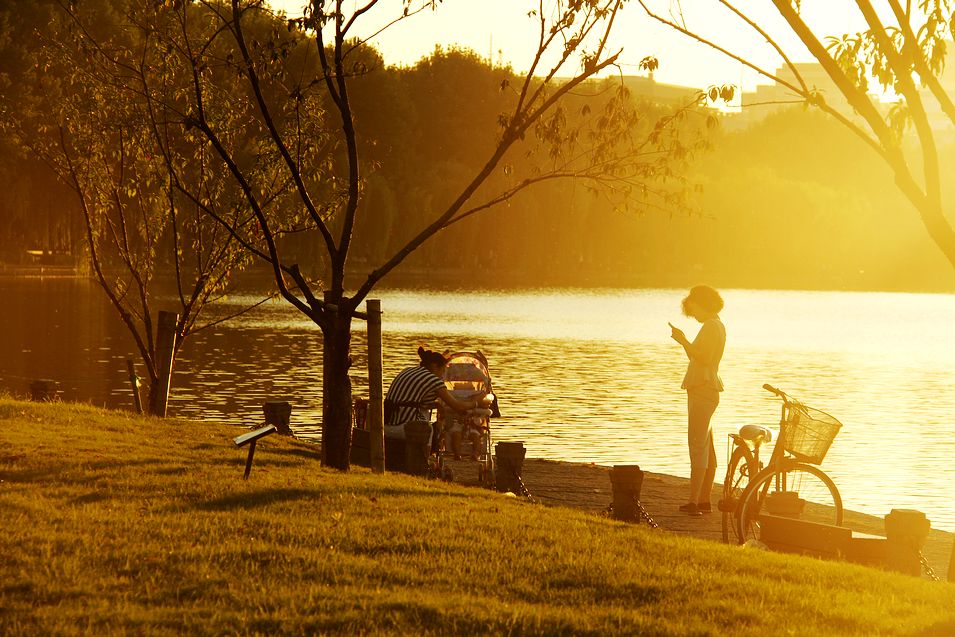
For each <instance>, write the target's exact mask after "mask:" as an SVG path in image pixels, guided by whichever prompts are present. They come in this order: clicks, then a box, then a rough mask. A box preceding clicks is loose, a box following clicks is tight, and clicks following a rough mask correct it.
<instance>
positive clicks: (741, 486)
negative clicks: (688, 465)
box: [719, 445, 758, 544]
mask: <svg viewBox="0 0 955 637" xmlns="http://www.w3.org/2000/svg"><path fill="white" fill-rule="evenodd" d="M757 471H758V468H757V466H756V459H755V458H754V456H753V453H752V452H751V451H750V450H749V449H748V448H746V446H744V445H737V446H736V448H735V449H733V455H732V456H730V461H729V464H728V465H727V467H726V478H725V479H724V480H723V496H722V497H721V498H720V502H719V509H720V512H721V513H722V514H723V516H722V517H723V519H722V521H721V522H722V530H723V541H724V542H726V543H730V542H732V543H735V544H740V543H742V539H741V537H740V534H739V531H738V529H739V511H740V506H739V505H740V498H741V497H742V495H743V491H745V489H746V487H747V486H748V485H749V483H750V481H751V480H752V479H753V478H754V477H755V476H756V473H757Z"/></svg>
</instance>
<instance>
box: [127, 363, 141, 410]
mask: <svg viewBox="0 0 955 637" xmlns="http://www.w3.org/2000/svg"><path fill="white" fill-rule="evenodd" d="M126 369H127V370H128V371H129V384H130V386H131V387H132V389H133V403H134V404H135V405H136V413H137V414H139V415H142V413H143V398H142V396H140V395H139V376H137V375H136V365H135V364H134V363H133V359H131V358H127V359H126Z"/></svg>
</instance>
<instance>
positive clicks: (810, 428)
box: [718, 384, 843, 544]
mask: <svg viewBox="0 0 955 637" xmlns="http://www.w3.org/2000/svg"><path fill="white" fill-rule="evenodd" d="M763 389H765V390H767V391H769V392H771V393H773V394H775V395H776V396H777V397H778V398H781V399H782V401H783V404H782V408H781V413H780V419H779V440H778V441H777V442H776V445H775V446H774V447H773V452H772V454H771V455H770V458H769V461H768V462H767V463H766V465H765V466H763V463H762V462H761V461H760V458H759V455H760V447H761V446H762V445H763V444H766V443H768V442H771V441H772V432H771V430H769V429H767V428H766V427H761V426H757V425H746V426H744V427H741V428H740V431H739V433H737V434H730V436H729V444H730V445H731V446H732V452H731V454H730V458H729V461H728V462H727V468H726V478H725V479H724V481H723V495H722V498H721V499H720V501H719V505H718V508H719V510H720V512H721V513H722V534H723V541H724V542H727V543H730V542H735V543H737V544H744V543H746V542H747V541H749V540H759V532H760V523H759V519H760V514H761V513H768V514H770V515H776V516H783V517H796V518H799V519H800V520H806V521H810V522H816V523H820V524H829V525H833V526H840V525H841V524H842V517H843V508H842V496H841V495H840V494H839V490H838V489H837V488H836V485H835V483H834V482H833V481H832V478H830V477H829V476H828V475H827V474H826V473H825V472H823V471H822V470H821V469H819V468H818V467H817V466H815V465H818V464H822V461H823V459H824V458H825V455H826V453H827V452H828V450H829V447H830V446H831V445H832V442H833V440H834V439H835V437H836V434H837V433H838V432H839V429H840V428H841V427H842V423H840V422H839V421H838V420H836V419H835V418H833V417H832V416H830V415H829V414H827V413H825V412H822V411H819V410H818V409H813V408H812V407H807V406H806V405H804V404H802V403H800V402H799V401H797V400H795V399H794V398H792V397H791V396H789V395H788V394H786V393H785V392H783V391H781V390H779V389H776V388H775V387H773V386H772V385H768V384H766V385H763Z"/></svg>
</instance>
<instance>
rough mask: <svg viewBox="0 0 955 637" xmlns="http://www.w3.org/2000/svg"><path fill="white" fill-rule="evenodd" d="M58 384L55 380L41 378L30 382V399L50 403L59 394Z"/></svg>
mask: <svg viewBox="0 0 955 637" xmlns="http://www.w3.org/2000/svg"><path fill="white" fill-rule="evenodd" d="M59 389H60V384H59V383H58V382H56V381H55V380H50V379H48V378H41V379H39V380H35V381H33V382H32V383H30V400H32V401H33V402H43V403H52V402H55V401H56V400H57V398H58V395H59Z"/></svg>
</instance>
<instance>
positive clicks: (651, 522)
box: [634, 498, 660, 529]
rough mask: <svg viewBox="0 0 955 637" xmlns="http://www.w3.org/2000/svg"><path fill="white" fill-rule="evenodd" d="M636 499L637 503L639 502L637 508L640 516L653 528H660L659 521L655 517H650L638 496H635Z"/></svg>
mask: <svg viewBox="0 0 955 637" xmlns="http://www.w3.org/2000/svg"><path fill="white" fill-rule="evenodd" d="M634 500H635V501H636V503H637V510H638V511H639V512H640V517H641V518H643V520H644V522H646V523H647V526H649V527H650V528H651V529H658V528H660V525H659V524H657V523H656V522H655V521H654V520H653V518H652V517H650V514H649V513H647V510H646V509H644V508H643V504H641V503H640V500H638V499H637V498H634Z"/></svg>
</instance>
